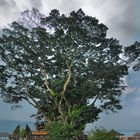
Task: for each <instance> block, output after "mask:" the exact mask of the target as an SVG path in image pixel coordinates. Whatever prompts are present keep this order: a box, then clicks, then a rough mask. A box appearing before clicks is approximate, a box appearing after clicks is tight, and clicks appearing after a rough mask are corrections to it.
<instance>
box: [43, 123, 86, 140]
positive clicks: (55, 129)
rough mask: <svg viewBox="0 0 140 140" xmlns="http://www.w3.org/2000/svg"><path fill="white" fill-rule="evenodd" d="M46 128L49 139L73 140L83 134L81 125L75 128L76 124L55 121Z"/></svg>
mask: <svg viewBox="0 0 140 140" xmlns="http://www.w3.org/2000/svg"><path fill="white" fill-rule="evenodd" d="M82 129H83V128H82ZM45 130H46V131H48V132H49V134H48V135H49V137H48V140H73V139H74V138H76V136H77V137H78V136H79V135H80V134H81V129H80V127H79V129H77V130H75V129H74V125H71V124H63V123H62V122H53V123H52V125H51V126H46V128H45Z"/></svg>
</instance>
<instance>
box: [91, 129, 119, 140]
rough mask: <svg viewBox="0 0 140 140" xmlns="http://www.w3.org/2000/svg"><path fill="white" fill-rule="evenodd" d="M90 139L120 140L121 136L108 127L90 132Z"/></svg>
mask: <svg viewBox="0 0 140 140" xmlns="http://www.w3.org/2000/svg"><path fill="white" fill-rule="evenodd" d="M88 140H119V138H118V137H117V136H116V135H114V133H111V132H110V131H108V130H106V129H97V130H96V131H93V132H91V133H90V134H89V136H88Z"/></svg>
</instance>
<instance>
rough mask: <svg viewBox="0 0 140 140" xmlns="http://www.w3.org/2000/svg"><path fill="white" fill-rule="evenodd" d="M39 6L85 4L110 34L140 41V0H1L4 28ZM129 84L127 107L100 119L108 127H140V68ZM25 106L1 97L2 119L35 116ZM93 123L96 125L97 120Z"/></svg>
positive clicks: (46, 9) (46, 8) (64, 8)
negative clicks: (6, 102)
mask: <svg viewBox="0 0 140 140" xmlns="http://www.w3.org/2000/svg"><path fill="white" fill-rule="evenodd" d="M32 7H36V8H38V9H39V10H40V12H42V13H43V14H46V15H48V13H49V12H50V10H52V9H58V10H60V12H61V13H65V14H68V13H69V12H71V11H72V10H78V9H79V8H82V9H83V11H84V12H85V13H86V14H88V15H90V16H93V17H96V18H97V19H99V21H100V22H101V23H104V24H105V25H107V26H108V28H109V30H108V36H109V37H114V38H117V39H119V40H120V42H121V44H123V45H129V44H132V43H133V42H135V41H137V40H138V41H140V14H139V13H140V1H139V0H0V17H1V18H0V20H1V21H0V28H3V27H4V26H7V25H8V24H9V23H10V22H12V21H14V20H17V19H18V17H19V16H20V13H21V12H22V11H24V10H27V9H31V8H32ZM126 81H127V84H128V88H127V90H126V91H125V93H124V94H125V96H124V97H123V98H122V105H123V109H122V110H121V111H119V112H118V113H117V114H110V115H106V114H101V119H100V120H99V121H98V122H97V123H96V125H98V126H103V127H105V128H114V129H115V128H117V129H118V128H120V127H121V128H124V129H140V127H139V126H140V121H139V119H140V109H139V107H140V72H131V73H130V76H129V77H128V78H127V80H126ZM22 105H23V108H22V109H17V110H14V111H11V109H10V107H11V105H8V104H5V103H3V102H2V100H0V120H22V121H24V120H32V119H31V118H30V115H31V114H32V113H34V112H35V110H34V109H33V108H32V107H31V106H30V105H28V104H27V103H22ZM89 127H95V124H92V125H90V126H89Z"/></svg>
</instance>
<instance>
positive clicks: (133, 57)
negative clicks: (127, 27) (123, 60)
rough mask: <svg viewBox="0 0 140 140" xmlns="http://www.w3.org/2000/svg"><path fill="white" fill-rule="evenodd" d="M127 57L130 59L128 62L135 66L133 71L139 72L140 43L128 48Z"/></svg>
mask: <svg viewBox="0 0 140 140" xmlns="http://www.w3.org/2000/svg"><path fill="white" fill-rule="evenodd" d="M125 55H126V57H127V58H128V60H127V62H128V63H129V64H133V69H134V70H135V71H138V70H139V69H140V42H135V43H134V44H133V45H130V46H128V47H126V48H125Z"/></svg>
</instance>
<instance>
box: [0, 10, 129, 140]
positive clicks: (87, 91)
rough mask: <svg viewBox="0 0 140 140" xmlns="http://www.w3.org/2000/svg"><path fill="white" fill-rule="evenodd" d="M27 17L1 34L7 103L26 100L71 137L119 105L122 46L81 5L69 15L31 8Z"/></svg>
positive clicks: (0, 72) (1, 74)
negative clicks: (47, 13) (45, 14)
mask: <svg viewBox="0 0 140 140" xmlns="http://www.w3.org/2000/svg"><path fill="white" fill-rule="evenodd" d="M23 17H24V20H23V19H22V20H20V21H18V22H13V23H12V24H11V25H10V27H9V28H6V29H3V35H2V37H1V38H0V59H1V62H2V64H1V65H0V78H1V81H0V84H1V85H0V94H1V96H2V97H3V99H4V101H6V102H19V101H21V100H26V101H28V102H29V103H30V104H31V105H33V106H34V107H35V108H36V109H37V110H38V114H39V115H40V116H42V117H44V118H45V121H46V122H47V125H48V126H50V128H51V126H54V124H56V126H57V125H59V126H60V124H61V125H63V126H66V128H67V131H68V133H67V134H63V135H69V137H72V136H73V135H78V134H79V132H81V131H82V130H83V129H84V127H85V124H86V123H91V122H94V121H95V120H97V119H98V117H99V113H100V112H102V111H104V110H112V111H115V110H116V109H121V105H120V100H119V97H120V95H121V93H122V90H123V89H124V86H125V85H124V83H123V77H124V76H125V75H127V66H126V65H125V64H124V61H122V58H121V56H122V46H121V45H120V44H119V41H118V40H116V39H113V38H107V37H106V33H107V29H108V28H107V27H106V26H105V25H103V24H100V23H98V20H97V19H96V18H93V17H91V16H87V15H85V14H84V12H83V11H82V10H81V9H79V10H78V11H77V12H75V11H73V12H71V13H70V15H69V16H66V15H64V14H62V15H61V14H60V13H59V11H58V10H52V11H51V12H50V14H49V15H48V16H43V15H41V14H40V13H39V12H38V11H37V10H35V9H33V11H26V12H24V13H23ZM62 128H64V127H62ZM62 130H63V129H62ZM76 130H77V131H78V132H77V131H76ZM60 133H62V132H60ZM61 139H62V138H61Z"/></svg>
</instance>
